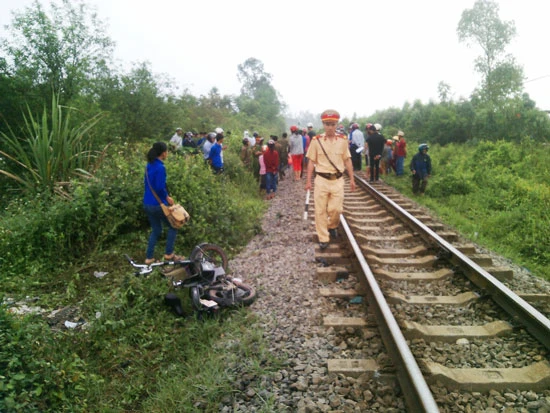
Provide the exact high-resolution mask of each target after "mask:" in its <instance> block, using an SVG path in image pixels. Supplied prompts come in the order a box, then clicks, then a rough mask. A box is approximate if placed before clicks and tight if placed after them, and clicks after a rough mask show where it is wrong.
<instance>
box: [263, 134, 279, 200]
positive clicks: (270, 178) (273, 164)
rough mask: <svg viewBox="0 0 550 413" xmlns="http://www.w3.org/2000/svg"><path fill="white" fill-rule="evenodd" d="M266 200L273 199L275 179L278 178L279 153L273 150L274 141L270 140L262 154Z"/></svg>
mask: <svg viewBox="0 0 550 413" xmlns="http://www.w3.org/2000/svg"><path fill="white" fill-rule="evenodd" d="M264 163H265V172H266V178H265V186H266V188H265V189H266V193H267V196H266V199H273V198H274V197H275V192H277V178H278V176H279V153H278V152H277V151H276V150H275V141H274V140H273V139H271V140H270V141H269V142H268V143H267V150H266V151H265V152H264Z"/></svg>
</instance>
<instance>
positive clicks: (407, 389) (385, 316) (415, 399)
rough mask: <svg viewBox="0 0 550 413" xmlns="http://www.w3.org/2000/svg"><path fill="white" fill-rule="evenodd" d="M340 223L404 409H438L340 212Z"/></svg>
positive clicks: (424, 410) (437, 410)
mask: <svg viewBox="0 0 550 413" xmlns="http://www.w3.org/2000/svg"><path fill="white" fill-rule="evenodd" d="M340 224H341V225H342V228H343V229H344V232H345V234H346V236H347V239H348V242H349V244H350V246H351V247H352V249H353V251H354V253H355V256H356V257H357V260H358V261H359V265H360V266H361V270H362V272H363V275H364V277H365V278H364V280H365V281H366V283H367V289H366V290H367V299H368V303H369V306H372V307H373V309H374V313H375V314H376V318H377V320H378V321H379V323H378V328H379V330H380V333H381V335H382V340H383V341H384V344H385V346H386V348H387V349H388V352H389V353H390V357H391V358H392V360H393V363H394V365H395V368H396V371H397V379H398V380H399V384H400V386H401V390H402V392H403V396H404V397H405V401H406V403H407V408H408V411H410V412H439V408H438V407H437V404H436V402H435V400H434V398H433V394H432V392H431V391H430V388H429V387H428V384H427V383H426V380H425V379H424V376H423V375H422V372H421V371H420V368H419V367H418V364H417V363H416V360H415V358H414V356H413V354H412V353H411V350H410V348H409V346H408V344H407V341H406V340H405V337H404V336H403V333H402V332H401V329H400V328H399V325H398V324H397V321H396V320H395V317H394V316H393V314H392V312H391V309H390V307H389V306H388V303H387V302H386V299H385V298H384V294H383V293H382V291H381V290H380V287H379V285H378V282H377V281H376V278H375V277H374V274H373V273H372V271H371V269H370V267H369V264H368V263H367V261H366V259H365V257H364V255H363V252H362V251H361V247H360V246H359V244H358V243H357V241H356V240H355V238H354V236H353V234H352V232H351V229H350V227H349V225H348V223H347V221H346V219H345V218H344V216H343V215H340ZM362 284H364V283H363V282H362Z"/></svg>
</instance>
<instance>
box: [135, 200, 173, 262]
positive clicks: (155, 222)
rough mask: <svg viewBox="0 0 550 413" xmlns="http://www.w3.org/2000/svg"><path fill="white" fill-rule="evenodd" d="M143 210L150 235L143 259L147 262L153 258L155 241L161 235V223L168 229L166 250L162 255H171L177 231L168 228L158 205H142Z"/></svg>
mask: <svg viewBox="0 0 550 413" xmlns="http://www.w3.org/2000/svg"><path fill="white" fill-rule="evenodd" d="M143 209H144V210H145V214H147V218H149V223H150V224H151V235H149V242H148V244H147V251H146V252H145V258H146V259H149V260H150V259H152V258H154V255H155V245H157V241H158V239H159V237H160V235H161V234H162V224H163V223H164V225H166V226H167V227H168V234H167V236H166V249H165V250H164V254H165V255H172V254H173V253H174V245H175V244H176V235H177V233H178V230H177V229H174V228H172V227H171V226H170V223H169V222H168V220H167V219H166V216H165V215H164V212H162V208H161V207H160V205H143Z"/></svg>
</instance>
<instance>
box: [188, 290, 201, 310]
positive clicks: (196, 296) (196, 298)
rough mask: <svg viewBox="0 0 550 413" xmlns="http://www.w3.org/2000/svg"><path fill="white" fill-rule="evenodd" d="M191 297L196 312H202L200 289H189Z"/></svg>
mask: <svg viewBox="0 0 550 413" xmlns="http://www.w3.org/2000/svg"><path fill="white" fill-rule="evenodd" d="M189 296H190V297H191V303H192V304H193V308H194V309H195V311H201V310H202V304H201V293H200V291H199V287H191V288H189Z"/></svg>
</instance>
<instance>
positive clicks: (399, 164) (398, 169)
mask: <svg viewBox="0 0 550 413" xmlns="http://www.w3.org/2000/svg"><path fill="white" fill-rule="evenodd" d="M404 164H405V157H404V156H398V157H397V158H396V159H395V174H396V175H403V172H404V171H403V165H404Z"/></svg>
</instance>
